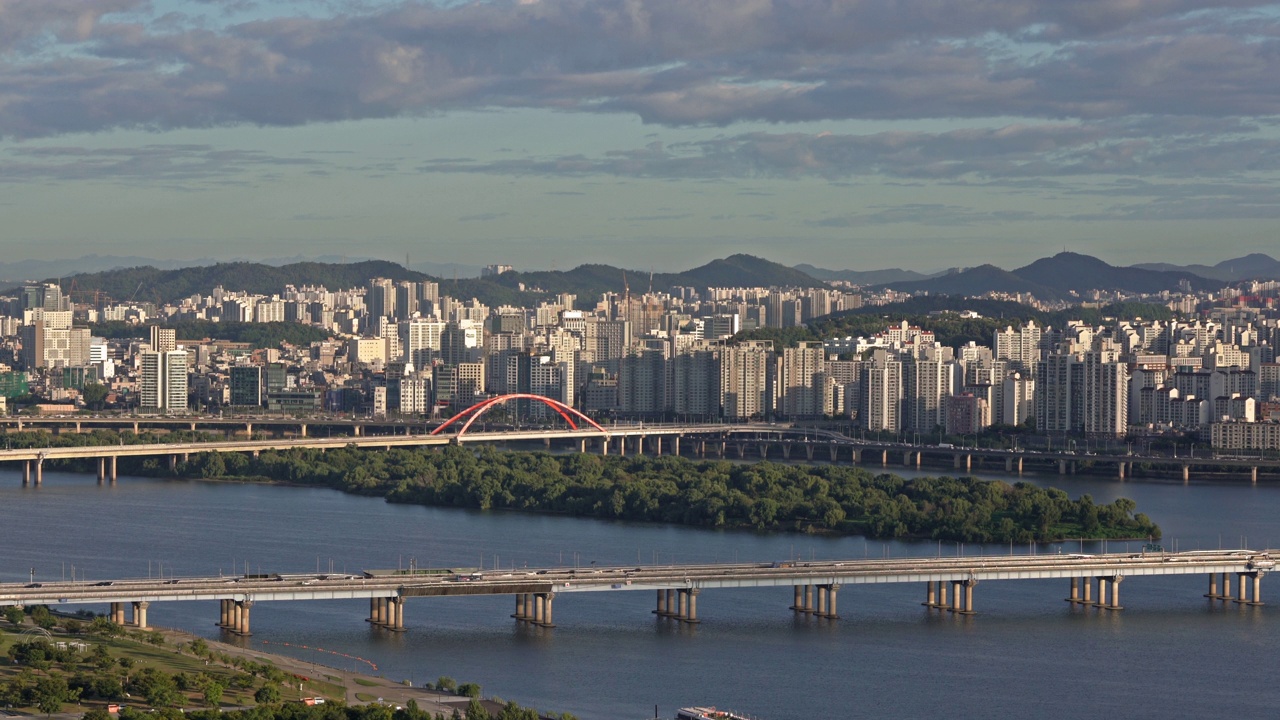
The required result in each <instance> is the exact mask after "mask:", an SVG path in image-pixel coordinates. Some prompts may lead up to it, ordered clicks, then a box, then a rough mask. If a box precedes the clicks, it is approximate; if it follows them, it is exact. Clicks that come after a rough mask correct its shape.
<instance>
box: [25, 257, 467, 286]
mask: <svg viewBox="0 0 1280 720" xmlns="http://www.w3.org/2000/svg"><path fill="white" fill-rule="evenodd" d="M376 259H377V258H371V257H359V256H342V255H320V256H317V257H305V256H302V255H295V256H293V257H279V258H268V259H266V260H257V261H253V260H246V259H243V258H232V259H230V260H223V261H218V260H215V259H213V258H191V259H187V260H160V259H157V258H150V257H141V256H139V255H92V254H91V255H84V256H81V257H78V258H64V259H59V260H16V261H12V262H0V283H21V282H28V281H33V280H39V279H42V278H64V277H67V278H69V277H71V276H73V275H80V274H87V273H99V272H103V271H106V270H122V269H125V268H136V267H153V268H156V269H157V270H178V269H181V268H189V267H203V266H207V265H216V264H218V263H219V262H222V263H224V264H226V263H253V264H258V265H270V266H274V267H280V266H282V265H295V264H298V263H304V262H313V263H327V264H335V265H347V264H352V263H360V262H366V261H370V260H376ZM409 268H410V269H412V270H416V271H418V272H420V273H423V274H426V275H434V276H437V277H447V278H454V277H457V278H474V277H479V276H480V266H478V265H464V264H461V263H436V262H419V263H414V264H413V265H410V266H409Z"/></svg>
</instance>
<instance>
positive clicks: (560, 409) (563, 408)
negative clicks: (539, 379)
mask: <svg viewBox="0 0 1280 720" xmlns="http://www.w3.org/2000/svg"><path fill="white" fill-rule="evenodd" d="M512 400H537V401H538V402H540V403H542V404H543V405H546V406H547V407H549V408H551V409H552V410H555V411H556V412H557V413H558V414H559V415H560V417H562V418H564V421H565V422H567V423H569V427H571V428H573V429H574V430H577V429H578V424H577V423H575V422H574V421H573V418H574V417H575V416H576V417H578V418H579V419H580V420H582V421H584V422H586V423H587V424H588V425H590V426H591V427H593V428H595V429H596V430H599V431H600V432H602V433H604V434H605V435H608V434H609V431H608V430H605V429H604V428H602V427H600V425H599V424H598V423H597V422H596V421H595V420H592V419H591V418H589V417H587V416H586V415H583V414H582V413H580V412H578V411H577V410H575V409H573V408H571V407H569V406H568V405H565V404H564V403H562V402H560V401H559V400H553V399H551V398H549V397H545V396H543V395H534V394H532V393H511V394H509V395H499V396H498V397H495V398H489V399H488V400H484V401H481V402H478V403H476V404H475V405H472V406H471V407H469V408H467V409H466V410H463V411H462V412H460V413H458V414H457V415H454V416H453V417H451V418H449V419H448V420H446V421H445V422H444V424H443V425H441V426H440V427H438V428H436V429H435V430H432V431H431V434H432V435H439V434H440V431H442V430H444V429H445V428H447V427H449V426H450V425H452V424H454V423H455V422H457V421H459V420H461V419H462V418H464V417H466V418H467V421H466V422H465V423H463V424H462V427H461V428H459V429H458V433H457V437H462V436H463V435H464V434H466V432H467V430H468V429H469V428H470V427H471V423H473V422H475V421H476V419H477V418H479V417H480V416H481V415H484V414H485V413H486V412H488V411H489V409H490V408H492V407H493V406H495V405H504V404H506V403H508V402H511V401H512ZM468 415H470V416H471V417H467V416H468Z"/></svg>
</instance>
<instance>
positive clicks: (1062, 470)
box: [1058, 460, 1067, 475]
mask: <svg viewBox="0 0 1280 720" xmlns="http://www.w3.org/2000/svg"><path fill="white" fill-rule="evenodd" d="M1058 474H1059V475H1066V474H1067V461H1066V460H1059V461H1058Z"/></svg>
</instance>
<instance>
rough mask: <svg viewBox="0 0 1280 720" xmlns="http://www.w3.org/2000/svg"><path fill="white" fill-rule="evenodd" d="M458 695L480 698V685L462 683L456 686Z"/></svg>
mask: <svg viewBox="0 0 1280 720" xmlns="http://www.w3.org/2000/svg"><path fill="white" fill-rule="evenodd" d="M458 694H459V695H461V696H463V697H469V698H478V697H480V685H479V684H477V683H462V684H461V685H459V686H458Z"/></svg>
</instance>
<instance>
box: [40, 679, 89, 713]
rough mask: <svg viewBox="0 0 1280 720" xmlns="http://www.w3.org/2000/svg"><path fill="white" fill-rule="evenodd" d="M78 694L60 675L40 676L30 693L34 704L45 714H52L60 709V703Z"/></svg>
mask: <svg viewBox="0 0 1280 720" xmlns="http://www.w3.org/2000/svg"><path fill="white" fill-rule="evenodd" d="M77 696H78V693H74V692H72V690H71V688H69V687H67V681H66V680H65V679H63V678H60V677H46V678H40V681H39V682H37V683H36V687H35V690H34V691H33V693H32V699H33V700H34V701H35V706H36V707H37V708H39V709H40V712H42V713H44V714H45V715H52V714H54V713H56V712H58V711H59V710H61V709H62V704H63V703H65V702H70V701H71V700H74V699H75V698H76V697H77Z"/></svg>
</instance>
